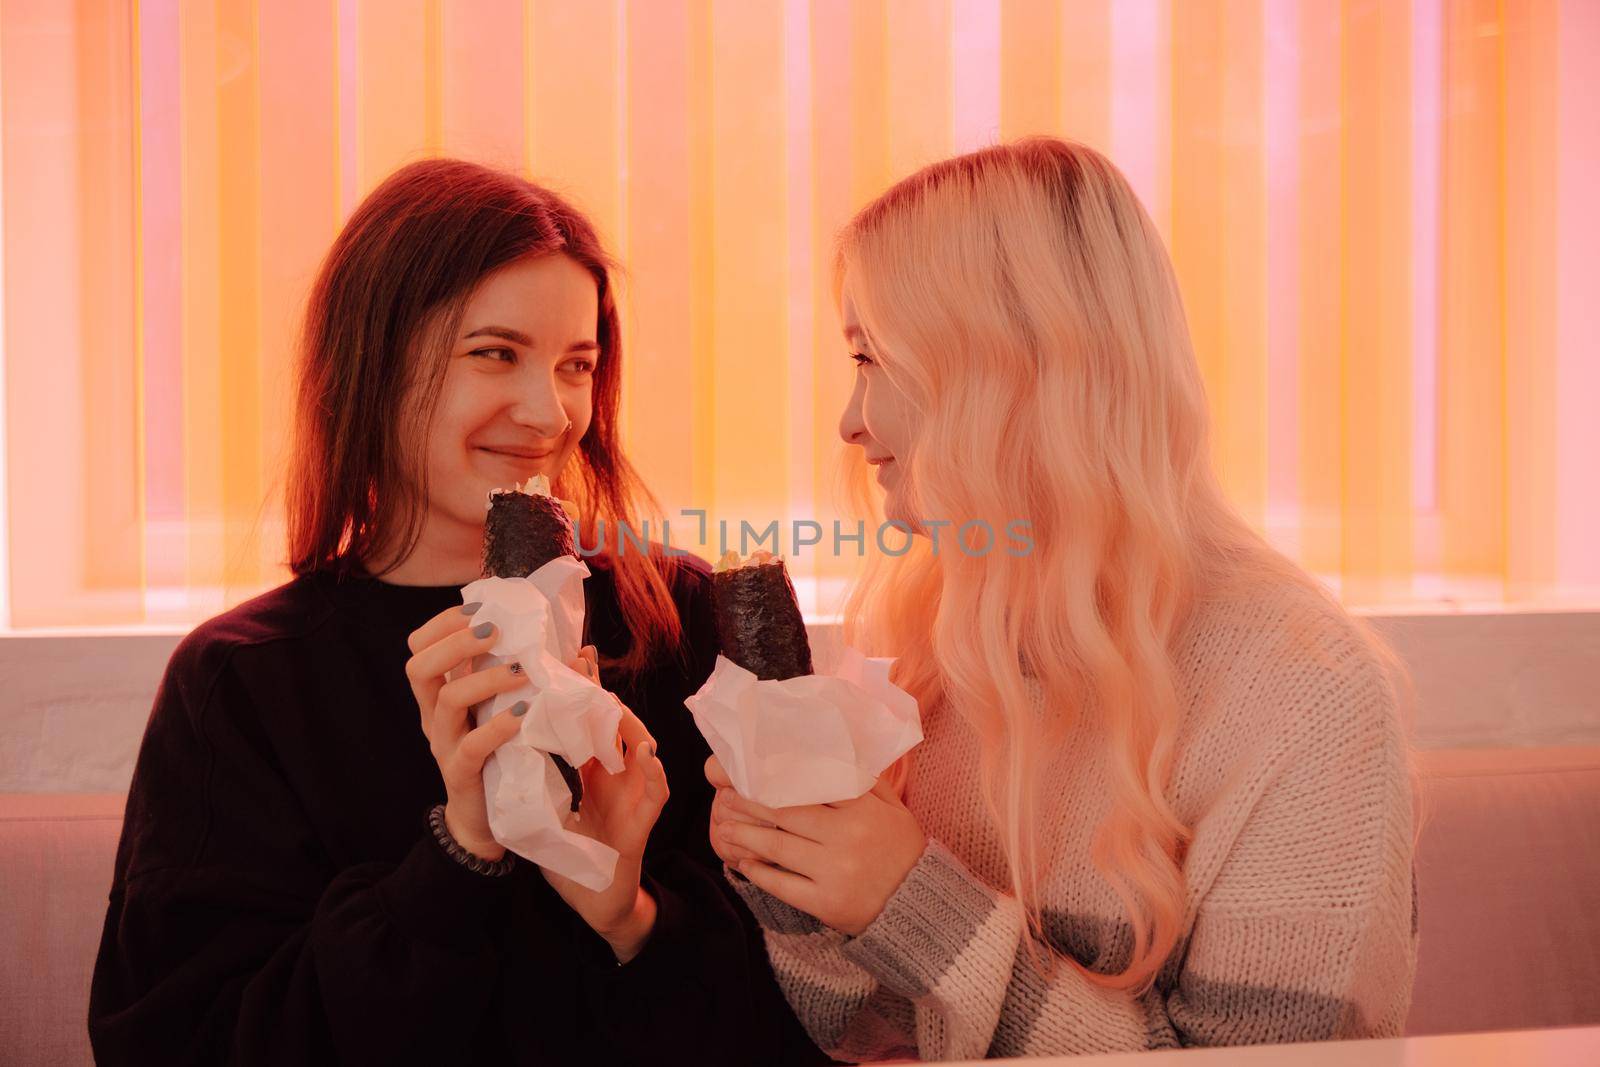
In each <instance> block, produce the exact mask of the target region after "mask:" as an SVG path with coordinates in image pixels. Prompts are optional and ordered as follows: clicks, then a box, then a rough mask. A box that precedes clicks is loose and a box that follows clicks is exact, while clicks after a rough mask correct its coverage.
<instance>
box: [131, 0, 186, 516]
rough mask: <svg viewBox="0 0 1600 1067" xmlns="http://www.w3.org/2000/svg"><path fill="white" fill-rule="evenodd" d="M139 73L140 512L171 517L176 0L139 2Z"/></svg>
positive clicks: (179, 241) (175, 458)
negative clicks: (142, 499) (142, 482)
mask: <svg viewBox="0 0 1600 1067" xmlns="http://www.w3.org/2000/svg"><path fill="white" fill-rule="evenodd" d="M139 77H140V85H139V126H140V130H139V192H140V203H139V213H140V217H139V231H140V235H141V240H140V246H141V247H140V252H139V271H140V273H141V274H142V275H143V289H144V294H143V298H144V307H143V310H142V316H143V321H144V337H143V338H142V340H143V347H144V396H143V397H142V398H141V401H142V403H143V404H144V434H145V441H144V458H145V518H146V521H157V522H160V521H172V522H175V521H179V520H181V519H182V518H183V516H184V498H183V422H184V419H183V340H182V339H183V328H182V294H183V267H182V264H183V255H182V249H183V229H182V223H181V221H180V220H181V211H180V204H181V203H182V193H183V188H182V155H181V145H180V139H179V125H180V121H179V120H180V114H179V105H178V98H179V97H178V77H179V71H178V0H146V2H145V3H143V4H141V5H140V8H139Z"/></svg>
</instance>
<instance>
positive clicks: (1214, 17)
mask: <svg viewBox="0 0 1600 1067" xmlns="http://www.w3.org/2000/svg"><path fill="white" fill-rule="evenodd" d="M1597 10H1600V9H1597V7H1596V5H1593V4H1590V3H1588V2H1587V0H1542V2H1531V0H1518V2H1513V0H1459V2H1458V0H1409V2H1408V0H1395V2H1392V3H1383V4H1372V3H1369V2H1365V0H1183V2H1178V0H1115V2H1113V0H1074V2H1059V3H1058V2H1054V0H1004V2H998V0H853V2H847V0H816V2H812V3H806V2H801V0H787V2H785V0H753V2H734V0H605V2H595V3H589V2H584V3H577V2H555V0H527V2H523V0H474V2H471V3H468V2H462V0H274V2H272V3H266V2H263V0H256V2H253V3H252V2H234V0H218V2H215V3H187V2H180V0H140V2H138V3H131V4H130V3H127V2H110V0H79V2H78V3H76V4H72V5H62V4H59V3H56V2H53V0H6V2H5V3H4V5H0V91H3V103H0V167H3V174H0V211H3V225H4V240H3V245H0V252H3V267H4V303H3V314H4V324H3V345H4V347H3V355H0V359H3V372H4V374H3V384H4V399H5V403H4V408H3V412H4V416H3V426H0V441H3V445H4V469H3V475H4V492H3V494H0V496H3V504H0V520H3V521H0V548H3V550H4V555H5V564H6V569H5V580H4V581H3V582H0V625H3V624H6V623H7V622H9V624H10V625H12V626H14V627H18V628H34V627H47V626H82V625H123V624H130V623H144V622H152V623H161V622H179V623H181V622H187V621H192V620H195V619H198V618H201V617H203V616H205V615H207V614H209V613H212V612H215V611H217V610H220V609H221V608H223V607H224V606H226V605H227V604H230V603H233V602H236V601H237V600H239V599H240V598H242V597H243V596H245V595H247V594H248V593H250V592H252V591H254V590H256V589H259V588H261V587H263V586H265V585H267V584H270V583H272V582H275V581H278V580H279V579H280V578H281V577H282V571H281V569H280V567H279V565H278V563H277V560H278V556H279V554H280V551H281V549H280V543H281V536H282V528H281V509H280V508H279V507H278V504H277V500H276V494H277V492H278V491H279V489H280V485H279V481H278V479H279V473H280V471H281V470H282V458H283V454H284V448H285V445H286V438H285V434H286V429H287V426H288V405H289V396H290V388H291V366H292V359H291V345H292V338H293V332H294V329H295V323H296V318H297V315H298V313H299V308H300V303H301V301H302V299H303V296H304V294H305V291H306V289H307V287H308V285H309V282H310V279H311V276H312V273H313V272H314V270H315V267H316V265H317V262H318V259H319V257H320V255H321V254H322V253H323V251H324V250H325V249H326V247H327V245H328V243H329V242H330V241H331V239H332V237H333V235H334V233H335V232H336V230H337V228H338V226H339V224H340V222H341V220H342V219H343V218H344V217H345V216H346V215H347V214H348V213H349V211H350V210H351V209H352V208H353V207H354V205H355V204H356V203H357V202H358V201H359V199H360V198H361V196H362V195H364V194H365V192H366V191H367V190H369V189H370V188H372V186H373V185H375V184H376V183H377V182H378V181H380V180H381V179H382V178H383V177H384V175H386V174H387V173H389V172H390V171H392V170H393V169H394V168H395V167H396V166H398V165H400V164H402V163H404V162H406V161H408V160H411V159H415V158H418V157H420V156H424V155H429V154H438V153H447V154H454V155H461V156H466V157H469V158H473V159H478V160H482V161H485V162H489V163H493V164H496V165H500V166H505V167H511V168H516V169H519V170H522V171H525V172H527V173H530V174H531V175H533V176H535V177H536V178H538V179H540V180H542V181H545V182H548V183H550V184H552V185H554V186H556V187H558V188H560V189H562V190H563V191H565V192H568V193H569V194H571V195H572V196H574V197H575V198H576V199H577V200H578V201H580V202H581V203H582V204H583V205H584V206H585V207H586V208H587V209H588V210H589V211H590V212H591V213H592V214H593V216H594V218H595V219H596V221H597V222H598V224H599V225H600V227H601V229H602V231H603V232H604V233H605V234H606V236H607V238H608V241H609V243H610V244H611V246H612V247H613V249H614V250H615V251H616V253H617V254H618V256H619V257H620V258H621V259H622V261H623V262H624V263H625V264H626V265H627V272H626V276H625V277H624V279H623V280H622V286H621V287H622V293H623V300H624V317H625V327H624V329H625V337H626V343H627V346H628V350H629V354H630V362H629V367H628V372H627V374H628V376H627V380H626V382H625V398H626V410H625V428H626V433H627V440H628V442H629V446H630V449H631V451H632V453H633V455H634V458H635V459H636V461H637V463H638V464H639V466H640V467H641V468H642V469H643V470H644V472H645V474H646V476H647V479H648V480H649V482H650V484H651V485H652V486H653V488H654V489H655V491H656V493H657V495H658V496H659V497H660V498H661V501H662V503H663V505H664V508H665V510H666V511H667V513H668V514H669V515H675V514H677V512H678V511H679V509H682V508H699V509H704V510H705V511H706V512H707V514H708V517H709V518H710V519H711V520H712V522H713V523H715V521H716V520H718V519H723V520H726V521H728V522H729V523H730V524H731V526H732V528H733V530H734V531H735V532H737V530H738V525H739V523H740V521H741V520H748V521H750V522H752V523H753V524H755V525H756V526H757V527H760V526H764V525H765V524H766V523H767V522H769V521H771V520H773V519H777V520H779V521H780V522H782V523H784V524H786V525H785V529H788V525H787V524H790V523H792V522H794V521H796V520H802V519H815V520H817V521H819V522H821V523H822V524H823V526H824V528H825V529H826V528H828V527H830V526H831V523H832V521H833V520H834V519H835V518H843V517H844V515H845V511H844V510H843V509H842V508H841V502H840V499H839V497H840V494H839V492H838V479H837V472H838V466H839V464H838V458H839V451H840V446H839V445H838V443H837V441H836V439H835V437H834V433H833V426H834V423H835V420H836V418H837V414H838V411H839V408H840V406H841V404H842V403H843V400H844V397H845V396H846V395H847V393H848V390H849V386H850V374H851V371H850V367H849V364H848V363H847V361H846V360H845V359H844V356H843V348H842V345H841V344H840V343H839V342H838V340H837V334H836V324H835V322H834V319H833V310H832V306H831V292H830V284H831V278H830V262H831V260H830V255H831V240H832V236H833V234H834V233H835V232H836V231H837V229H838V227H839V226H840V225H841V224H842V223H843V222H844V220H845V219H847V218H848V217H849V215H850V213H851V212H852V211H853V210H854V209H855V208H856V207H858V206H859V205H860V204H862V203H863V202H864V201H865V200H866V199H868V198H870V197H871V196H872V195H873V194H874V193H875V192H877V191H879V190H881V189H882V188H883V187H884V186H885V185H887V184H888V183H889V182H890V181H892V180H893V179H894V178H896V177H898V176H900V175H903V174H905V173H907V172H908V171H910V170H911V169H913V168H915V167H917V166H919V165H921V164H923V163H926V162H928V161H931V160H933V159H937V158H939V157H941V156H944V155H947V154H950V153H953V152H957V151H962V150H966V149H969V148H973V147H977V146H979V145H982V144H986V143H991V142H993V141H994V140H996V139H999V138H1009V137H1014V136H1019V135H1023V134H1028V133H1036V132H1042V133H1053V134H1058V135H1062V136H1067V137H1073V138H1077V139H1080V140H1083V141H1085V142H1087V143H1090V144H1093V145H1095V146H1096V147H1099V148H1101V149H1103V150H1105V151H1107V152H1108V153H1110V154H1111V155H1112V156H1113V158H1114V159H1116V160H1117V161H1118V163H1119V164H1120V165H1121V166H1122V167H1123V168H1124V169H1125V170H1126V171H1127V173H1128V174H1129V177H1130V178H1131V179H1132V181H1133V182H1134V184H1135V186H1136V188H1138V190H1139V191H1140V194H1141V196H1143V197H1144V199H1145V201H1146V204H1147V206H1148V207H1149V209H1150V212H1151V215H1152V216H1153V217H1154V218H1155V219H1156V220H1157V223H1158V225H1159V226H1160V228H1161V230H1162V232H1163V234H1164V235H1165V236H1166V238H1167V240H1168V242H1169V245H1170V248H1171V251H1172V255H1173V259H1174V262H1175V263H1176V265H1177V268H1178V272H1179V275H1180V278H1181V281H1182V284H1183V289H1184V296H1185V301H1186V304H1187V309H1188V313H1189V316H1190V322H1191V326H1192V329H1193V332H1194V336H1195V341H1196V346H1197V350H1198V353H1199V357H1200V360H1201V363H1202V366H1203V369H1204V371H1205V375H1206V379H1207V382H1208V385H1209V389H1210V393H1211V399H1212V405H1213V408H1214V410H1215V413H1216V417H1217V426H1218V432H1217V440H1216V459H1217V462H1218V464H1219V467H1220V469H1221V471H1222V473H1223V477H1224V479H1225V482H1226V484H1227V486H1228V488H1229V490H1230V492H1231V493H1232V495H1233V497H1234V499H1235V500H1236V501H1237V502H1238V504H1239V506H1240V507H1241V508H1242V509H1244V511H1245V512H1246V514H1248V515H1249V516H1250V517H1251V518H1252V520H1253V521H1255V522H1256V523H1258V524H1259V525H1260V526H1261V527H1262V528H1263V529H1264V530H1266V531H1267V532H1268V533H1269V535H1270V536H1271V537H1272V538H1273V539H1274V540H1275V541H1276V542H1278V543H1279V544H1281V545H1283V546H1284V547H1285V548H1287V549H1288V550H1289V551H1291V552H1292V553H1294V554H1296V555H1297V556H1298V558H1300V559H1301V560H1303V561H1304V562H1305V563H1306V564H1307V565H1308V566H1310V567H1312V568H1313V569H1314V570H1316V571H1317V572H1318V573H1319V574H1322V575H1323V576H1325V577H1326V578H1328V579H1329V580H1330V581H1332V582H1334V583H1336V584H1337V585H1338V586H1339V587H1340V588H1341V589H1342V591H1343V593H1344V595H1345V596H1346V598H1347V599H1348V600H1350V601H1352V602H1354V603H1361V604H1410V603H1418V602H1439V601H1447V602H1448V601H1453V600H1462V599H1466V600H1474V601H1487V602H1492V603H1506V602H1529V603H1554V602H1562V601H1571V600H1577V599H1592V598H1594V597H1596V595H1597V594H1600V552H1597V551H1596V549H1595V546H1596V545H1597V544H1600V504H1597V503H1596V501H1597V499H1600V494H1597V493H1596V489H1597V485H1596V482H1595V478H1594V475H1593V473H1592V472H1593V460H1592V456H1593V455H1594V454H1596V453H1600V431H1597V430H1596V429H1594V428H1593V427H1594V426H1595V424H1596V420H1595V418H1594V411H1593V409H1594V406H1595V401H1596V400H1597V399H1600V366H1597V363H1600V356H1597V346H1596V342H1595V341H1594V340H1593V339H1594V338H1595V337H1596V336H1600V323H1597V321H1596V316H1597V315H1600V311H1597V310H1596V309H1597V308H1600V277H1597V274H1596V270H1595V268H1594V266H1593V262H1592V259H1593V256H1592V249H1593V247H1594V246H1595V243H1596V239H1597V238H1600V195H1597V193H1596V189H1597V188H1600V103H1597V101H1600V73H1597V71H1596V66H1597V64H1596V63H1595V59H1596V57H1597V53H1600V14H1597ZM695 527H696V523H695V522H694V521H693V520H680V521H677V522H675V523H674V529H673V538H674V541H675V543H679V544H682V543H684V541H685V540H691V541H692V540H693V538H692V535H693V534H695V533H696V532H697V531H696V529H695ZM710 533H711V541H712V543H711V544H709V545H701V546H700V547H701V548H702V550H704V551H706V552H708V553H710V554H714V553H715V551H716V544H715V540H716V530H715V526H713V528H712V530H711V531H710ZM854 566H855V563H854V558H853V556H851V555H847V556H845V557H844V558H837V557H833V556H829V555H821V556H819V555H816V554H815V553H814V551H807V552H802V553H801V554H800V556H799V557H798V559H797V560H796V561H795V569H796V571H797V573H798V575H799V577H800V578H801V582H800V585H801V587H802V591H803V593H804V594H805V596H806V599H807V601H808V603H809V604H812V605H815V606H817V607H819V608H820V609H822V610H827V609H829V608H830V607H831V606H832V604H833V603H834V594H835V593H836V592H837V590H838V588H839V586H840V585H841V583H842V582H843V581H845V580H846V579H848V577H849V575H850V574H851V573H852V571H853V568H854Z"/></svg>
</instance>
